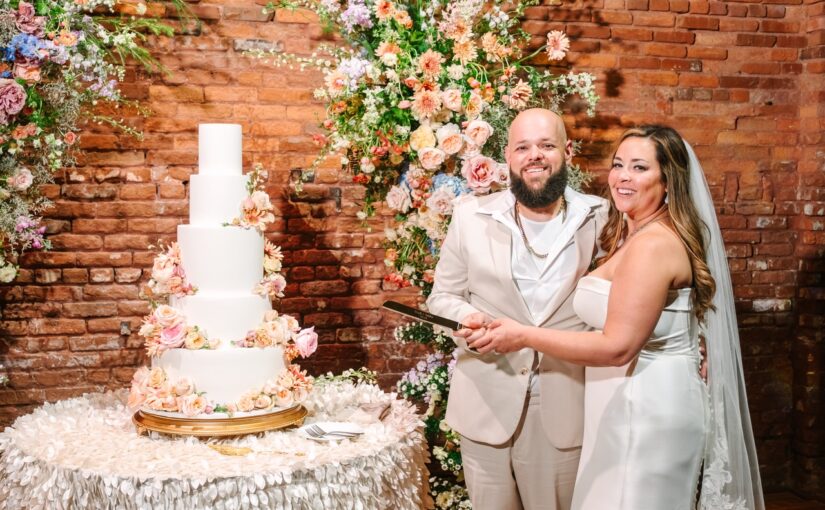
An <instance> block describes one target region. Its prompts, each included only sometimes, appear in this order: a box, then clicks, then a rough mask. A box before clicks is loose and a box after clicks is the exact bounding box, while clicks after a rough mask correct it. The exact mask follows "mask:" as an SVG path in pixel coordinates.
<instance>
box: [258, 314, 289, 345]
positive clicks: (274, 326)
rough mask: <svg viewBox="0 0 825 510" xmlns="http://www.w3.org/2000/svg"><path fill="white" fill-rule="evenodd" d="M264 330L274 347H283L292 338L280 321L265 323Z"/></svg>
mask: <svg viewBox="0 0 825 510" xmlns="http://www.w3.org/2000/svg"><path fill="white" fill-rule="evenodd" d="M263 329H264V331H265V332H266V334H267V336H269V338H270V339H271V340H272V343H273V344H274V345H282V344H285V343H286V342H287V340H288V339H289V337H290V336H292V335H291V334H290V332H289V331H287V330H286V328H284V325H283V324H282V323H281V321H280V320H276V321H269V322H265V323H264V325H263Z"/></svg>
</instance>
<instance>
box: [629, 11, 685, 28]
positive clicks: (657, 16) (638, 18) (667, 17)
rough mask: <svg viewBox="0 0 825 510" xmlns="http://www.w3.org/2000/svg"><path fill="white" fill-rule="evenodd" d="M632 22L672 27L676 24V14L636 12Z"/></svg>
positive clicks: (642, 24)
mask: <svg viewBox="0 0 825 510" xmlns="http://www.w3.org/2000/svg"><path fill="white" fill-rule="evenodd" d="M633 22H634V25H641V26H648V27H672V26H674V25H675V24H676V16H675V15H674V14H671V13H669V12H636V13H634V14H633Z"/></svg>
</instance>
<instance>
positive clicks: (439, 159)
mask: <svg viewBox="0 0 825 510" xmlns="http://www.w3.org/2000/svg"><path fill="white" fill-rule="evenodd" d="M446 156H447V155H446V154H445V153H444V151H442V150H441V149H435V148H433V147H426V148H424V149H421V150H420V151H418V161H420V162H421V166H422V167H424V168H426V169H427V170H437V169H438V168H439V167H441V165H442V164H443V163H444V158H446Z"/></svg>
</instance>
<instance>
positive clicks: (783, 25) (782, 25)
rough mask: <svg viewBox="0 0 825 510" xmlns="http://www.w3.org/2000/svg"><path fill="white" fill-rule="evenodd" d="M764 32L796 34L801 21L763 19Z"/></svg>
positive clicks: (762, 27) (762, 28)
mask: <svg viewBox="0 0 825 510" xmlns="http://www.w3.org/2000/svg"><path fill="white" fill-rule="evenodd" d="M761 31H762V32H769V33H781V34H796V33H798V32H799V23H796V22H785V21H776V20H767V19H766V20H762V26H761Z"/></svg>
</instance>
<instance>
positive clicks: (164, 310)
mask: <svg viewBox="0 0 825 510" xmlns="http://www.w3.org/2000/svg"><path fill="white" fill-rule="evenodd" d="M152 316H153V317H154V318H155V321H156V322H157V324H158V326H160V327H162V328H168V327H170V326H174V325H176V324H180V323H181V322H183V317H181V315H180V313H179V312H178V311H177V310H175V309H174V308H172V307H171V306H169V305H160V306H159V307H157V308H155V311H154V313H153V314H152Z"/></svg>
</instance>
